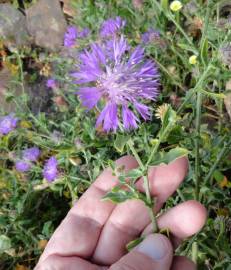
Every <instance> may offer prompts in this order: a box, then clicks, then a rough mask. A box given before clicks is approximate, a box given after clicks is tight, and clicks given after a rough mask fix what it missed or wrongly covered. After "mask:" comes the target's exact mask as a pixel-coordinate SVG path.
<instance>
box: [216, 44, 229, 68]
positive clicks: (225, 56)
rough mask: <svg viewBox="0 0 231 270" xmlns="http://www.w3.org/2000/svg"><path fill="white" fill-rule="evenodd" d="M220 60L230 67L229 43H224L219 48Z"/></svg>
mask: <svg viewBox="0 0 231 270" xmlns="http://www.w3.org/2000/svg"><path fill="white" fill-rule="evenodd" d="M219 54H220V58H221V61H222V62H223V63H224V64H225V65H227V66H228V67H229V68H231V45H230V44H226V45H224V46H223V47H221V48H220V49H219Z"/></svg>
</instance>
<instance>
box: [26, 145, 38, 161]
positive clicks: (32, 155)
mask: <svg viewBox="0 0 231 270" xmlns="http://www.w3.org/2000/svg"><path fill="white" fill-rule="evenodd" d="M39 155H40V150H39V149H38V147H31V148H28V149H26V150H24V151H23V154H22V159H23V160H25V161H32V162H35V161H37V159H38V158H39Z"/></svg>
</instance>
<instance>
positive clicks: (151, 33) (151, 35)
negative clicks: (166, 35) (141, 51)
mask: <svg viewBox="0 0 231 270" xmlns="http://www.w3.org/2000/svg"><path fill="white" fill-rule="evenodd" d="M159 38H160V32H159V31H157V30H154V29H153V28H149V29H148V31H147V32H145V33H144V34H143V35H142V41H143V42H144V43H150V42H153V41H155V40H156V39H159Z"/></svg>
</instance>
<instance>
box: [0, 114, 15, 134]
mask: <svg viewBox="0 0 231 270" xmlns="http://www.w3.org/2000/svg"><path fill="white" fill-rule="evenodd" d="M17 122H18V119H17V118H15V117H14V115H13V114H9V115H6V116H3V117H1V118H0V133H1V134H3V135H6V134H8V133H9V132H11V131H12V130H14V129H15V128H16V126H17Z"/></svg>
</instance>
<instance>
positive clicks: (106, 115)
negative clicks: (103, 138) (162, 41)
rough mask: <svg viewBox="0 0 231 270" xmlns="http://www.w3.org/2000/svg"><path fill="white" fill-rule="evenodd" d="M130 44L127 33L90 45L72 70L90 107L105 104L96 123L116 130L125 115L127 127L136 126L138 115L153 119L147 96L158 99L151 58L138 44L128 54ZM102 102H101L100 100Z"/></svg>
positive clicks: (86, 104)
mask: <svg viewBox="0 0 231 270" xmlns="http://www.w3.org/2000/svg"><path fill="white" fill-rule="evenodd" d="M128 50H130V47H129V46H128V44H127V41H126V40H125V39H124V37H123V36H122V37H120V38H114V39H113V40H112V41H110V42H107V43H104V44H97V43H94V44H92V45H91V49H90V50H86V51H85V52H84V53H82V54H81V55H80V60H81V63H80V65H79V68H78V71H77V72H75V73H73V74H72V76H73V77H75V79H76V81H75V82H76V83H77V84H79V85H81V88H80V90H79V91H78V92H77V94H78V95H79V97H80V99H81V101H82V103H83V105H84V106H86V107H87V108H88V109H92V108H93V107H95V106H97V104H98V103H99V101H103V103H104V104H105V106H104V108H103V110H102V111H101V113H100V115H99V117H98V119H97V122H96V126H97V127H98V126H99V125H101V124H102V125H103V129H104V130H105V131H107V132H108V131H110V130H113V131H115V130H117V129H118V127H119V123H120V119H119V116H121V118H122V123H123V128H124V129H125V130H129V129H134V128H137V123H138V122H139V119H138V115H141V117H142V118H143V119H144V120H148V119H150V115H151V113H150V108H149V107H148V106H147V105H145V104H143V101H145V100H155V99H156V97H157V95H158V86H159V73H158V70H157V67H156V65H155V63H154V62H153V61H152V60H146V59H145V55H144V49H143V48H142V47H141V46H138V47H136V48H135V49H134V51H133V52H132V53H131V54H130V55H129V53H128ZM101 103H102V102H101Z"/></svg>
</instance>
